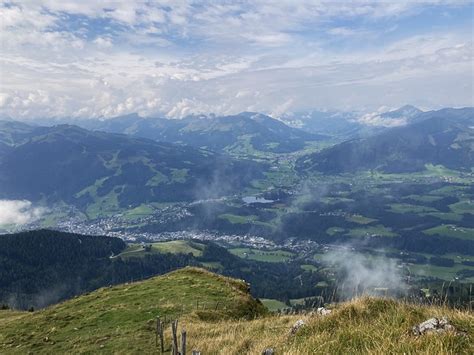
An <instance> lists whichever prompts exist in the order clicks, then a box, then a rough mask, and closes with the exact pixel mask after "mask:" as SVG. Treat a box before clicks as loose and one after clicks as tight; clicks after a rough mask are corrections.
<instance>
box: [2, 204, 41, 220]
mask: <svg viewBox="0 0 474 355" xmlns="http://www.w3.org/2000/svg"><path fill="white" fill-rule="evenodd" d="M44 212H45V209H44V208H42V207H34V206H33V204H32V203H31V202H30V201H27V200H0V225H6V224H14V225H23V224H27V223H31V222H34V221H35V220H37V219H39V218H40V217H41V216H42V215H43V213H44Z"/></svg>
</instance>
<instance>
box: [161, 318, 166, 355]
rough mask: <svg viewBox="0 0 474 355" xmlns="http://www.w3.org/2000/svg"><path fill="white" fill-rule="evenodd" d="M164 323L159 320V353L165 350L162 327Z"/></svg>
mask: <svg viewBox="0 0 474 355" xmlns="http://www.w3.org/2000/svg"><path fill="white" fill-rule="evenodd" d="M164 327H165V324H164V323H163V322H162V321H161V320H160V345H161V353H164V352H165V337H164V336H163V330H164V329H163V328H164Z"/></svg>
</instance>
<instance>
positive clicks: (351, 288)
mask: <svg viewBox="0 0 474 355" xmlns="http://www.w3.org/2000/svg"><path fill="white" fill-rule="evenodd" d="M323 261H324V262H325V263H327V264H330V265H332V266H333V267H335V268H336V270H337V271H336V272H337V274H338V280H337V283H338V286H337V287H338V296H339V297H341V298H343V299H351V298H354V297H360V296H363V295H372V296H392V295H397V294H400V293H403V290H404V289H405V288H406V286H407V285H406V284H405V281H404V279H403V275H402V272H401V269H400V268H399V267H398V266H397V263H396V262H395V261H394V260H392V259H390V258H385V257H368V256H367V255H363V254H360V253H357V252H354V251H352V250H351V248H350V247H348V248H343V249H340V250H337V251H331V252H329V253H327V254H325V256H324V257H323Z"/></svg>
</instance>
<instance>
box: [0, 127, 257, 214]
mask: <svg viewBox="0 0 474 355" xmlns="http://www.w3.org/2000/svg"><path fill="white" fill-rule="evenodd" d="M261 172H262V167H261V166H260V165H258V164H256V163H255V162H249V161H237V160H233V159H230V158H229V157H228V156H225V155H221V154H216V153H213V152H210V151H207V150H203V149H195V148H192V147H188V146H180V145H174V144H170V143H159V142H154V141H152V140H148V139H138V138H131V137H128V136H125V135H121V134H111V133H103V132H92V131H88V130H85V129H83V128H79V127H77V126H71V125H60V126H54V127H30V126H27V125H25V124H20V123H12V122H9V123H6V122H4V123H3V124H0V198H6V199H29V200H32V201H38V200H43V201H46V202H58V201H64V202H67V203H70V204H74V205H76V206H78V207H88V206H90V205H95V206H94V208H95V210H101V209H107V208H108V209H114V208H115V209H116V210H118V209H119V208H129V207H134V206H137V205H140V204H141V203H145V202H157V201H183V200H193V199H200V198H210V197H215V196H220V195H222V194H226V193H228V192H231V191H237V190H240V189H241V188H242V186H245V185H247V184H248V183H249V182H250V181H251V180H252V179H253V178H255V177H257V176H260V175H261ZM88 212H90V213H91V214H93V213H92V211H88Z"/></svg>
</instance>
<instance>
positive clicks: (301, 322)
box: [290, 319, 306, 335]
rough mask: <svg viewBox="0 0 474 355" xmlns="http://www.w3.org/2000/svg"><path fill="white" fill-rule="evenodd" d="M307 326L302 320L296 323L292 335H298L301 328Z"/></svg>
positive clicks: (291, 331) (292, 328)
mask: <svg viewBox="0 0 474 355" xmlns="http://www.w3.org/2000/svg"><path fill="white" fill-rule="evenodd" d="M305 325H306V323H305V322H304V320H302V319H299V320H297V321H296V323H295V324H293V326H292V327H291V330H290V333H291V334H292V335H294V334H296V332H298V330H299V329H300V328H301V327H304V326H305Z"/></svg>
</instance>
